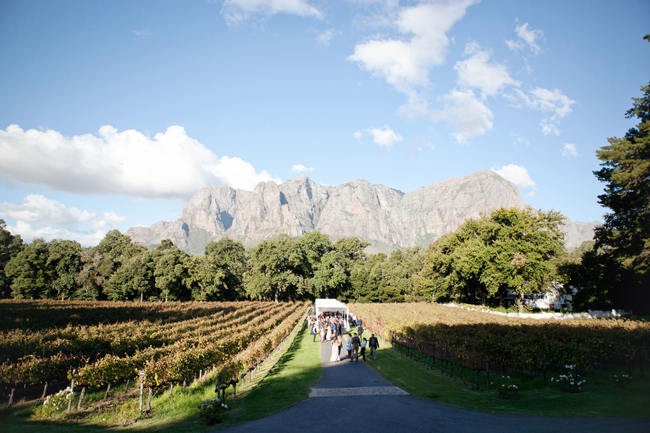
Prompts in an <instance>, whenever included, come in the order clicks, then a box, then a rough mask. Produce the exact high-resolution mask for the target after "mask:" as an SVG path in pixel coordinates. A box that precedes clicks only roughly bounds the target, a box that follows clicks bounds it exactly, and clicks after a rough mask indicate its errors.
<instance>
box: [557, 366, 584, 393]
mask: <svg viewBox="0 0 650 433" xmlns="http://www.w3.org/2000/svg"><path fill="white" fill-rule="evenodd" d="M586 382H587V381H586V380H585V379H583V378H582V376H580V375H579V374H578V373H577V372H576V366H575V364H567V365H565V366H564V373H563V374H560V375H559V376H553V377H551V384H553V385H555V386H557V387H558V388H560V389H561V390H562V391H565V392H582V386H583V385H584V384H585V383H586Z"/></svg>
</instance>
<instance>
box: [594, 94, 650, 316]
mask: <svg viewBox="0 0 650 433" xmlns="http://www.w3.org/2000/svg"><path fill="white" fill-rule="evenodd" d="M641 90H642V92H643V96H642V97H641V98H633V101H634V102H633V105H632V108H631V109H629V110H628V111H627V112H626V113H625V117H626V118H628V119H631V118H637V119H638V120H639V123H638V124H637V125H636V126H635V127H633V128H630V129H629V130H628V131H627V133H626V134H625V136H624V137H623V138H610V139H609V140H608V142H609V144H608V145H606V146H603V147H602V148H601V149H600V150H598V151H597V155H598V158H599V159H600V160H601V161H602V163H601V166H602V168H601V169H600V170H598V171H595V172H594V174H595V175H596V177H597V178H598V180H600V181H601V182H603V183H605V192H604V194H602V195H600V196H598V201H599V203H600V204H601V205H603V206H604V207H607V208H609V209H610V210H611V212H609V213H608V214H606V215H605V218H604V219H605V222H604V224H603V225H602V226H601V227H599V228H598V229H597V230H596V236H595V241H596V243H595V246H594V249H595V250H596V251H598V252H599V254H600V255H601V256H607V257H603V263H608V264H609V269H608V273H609V274H612V273H615V274H617V275H618V278H617V280H618V281H617V282H616V283H615V284H616V287H604V286H601V288H602V290H608V291H609V292H610V293H611V294H612V296H613V299H614V300H615V303H616V304H618V305H619V306H623V307H627V308H634V309H636V310H643V311H650V292H649V291H648V288H649V287H650V279H649V275H650V272H649V270H650V269H649V268H650V84H649V85H647V86H643V87H642V88H641ZM612 264H614V265H615V266H614V267H611V265H612ZM603 283H604V284H605V283H606V282H605V281H603Z"/></svg>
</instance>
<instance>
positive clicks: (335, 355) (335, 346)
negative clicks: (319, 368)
mask: <svg viewBox="0 0 650 433" xmlns="http://www.w3.org/2000/svg"><path fill="white" fill-rule="evenodd" d="M340 338H341V337H335V338H333V339H332V346H331V347H332V352H331V353H330V362H336V361H340V358H339V344H340V341H341V340H340Z"/></svg>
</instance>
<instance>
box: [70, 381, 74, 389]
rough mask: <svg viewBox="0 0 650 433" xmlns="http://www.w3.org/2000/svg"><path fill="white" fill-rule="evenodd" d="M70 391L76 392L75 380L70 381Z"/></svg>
mask: <svg viewBox="0 0 650 433" xmlns="http://www.w3.org/2000/svg"><path fill="white" fill-rule="evenodd" d="M70 390H71V391H72V392H74V379H72V380H71V381H70Z"/></svg>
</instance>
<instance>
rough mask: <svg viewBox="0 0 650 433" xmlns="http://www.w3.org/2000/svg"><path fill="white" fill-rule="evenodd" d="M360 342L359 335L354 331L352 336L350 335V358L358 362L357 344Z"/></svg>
mask: <svg viewBox="0 0 650 433" xmlns="http://www.w3.org/2000/svg"><path fill="white" fill-rule="evenodd" d="M360 344H361V342H360V341H359V336H358V335H357V333H356V332H355V333H354V337H352V360H353V361H355V362H359V345H360Z"/></svg>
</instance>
